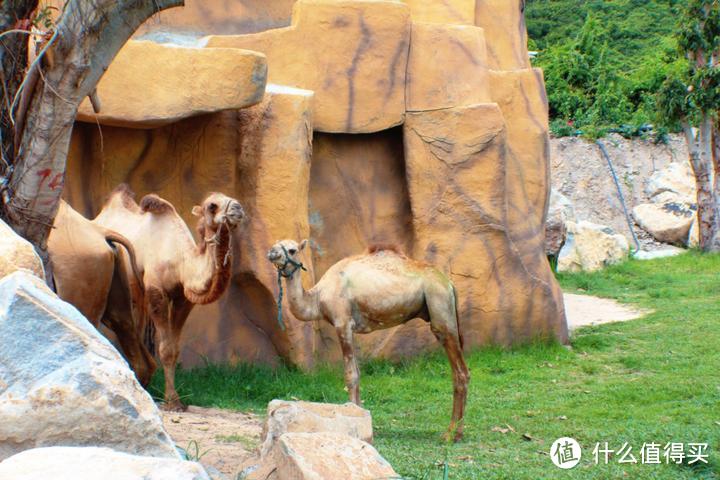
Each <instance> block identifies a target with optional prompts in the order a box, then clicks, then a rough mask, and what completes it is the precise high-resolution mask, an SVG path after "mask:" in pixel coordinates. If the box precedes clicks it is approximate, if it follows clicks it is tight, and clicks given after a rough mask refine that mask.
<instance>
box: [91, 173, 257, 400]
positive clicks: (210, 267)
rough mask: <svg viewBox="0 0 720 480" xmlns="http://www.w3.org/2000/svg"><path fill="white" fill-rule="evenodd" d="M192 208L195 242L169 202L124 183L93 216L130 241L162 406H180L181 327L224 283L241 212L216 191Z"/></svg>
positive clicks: (227, 279)
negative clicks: (159, 373)
mask: <svg viewBox="0 0 720 480" xmlns="http://www.w3.org/2000/svg"><path fill="white" fill-rule="evenodd" d="M192 213H193V215H195V216H197V217H199V221H198V226H197V232H198V234H199V237H200V243H198V244H196V243H195V240H194V239H193V236H192V234H191V233H190V230H189V229H188V227H187V225H186V224H185V222H184V221H183V220H182V218H180V216H179V215H178V214H177V212H176V211H175V207H173V206H172V204H170V202H168V201H167V200H164V199H162V198H160V197H158V196H157V195H155V194H150V195H146V196H145V197H143V198H142V200H141V201H140V205H138V204H137V203H136V202H135V200H134V199H133V194H132V192H130V190H129V188H128V187H127V186H126V185H121V186H120V187H118V188H116V189H115V191H114V192H113V193H112V194H111V195H110V198H109V200H108V201H107V202H106V204H105V206H104V207H103V209H102V211H101V212H100V214H99V215H98V216H97V218H96V219H95V221H96V222H97V223H99V224H100V225H103V226H105V227H107V228H111V229H113V230H116V231H118V232H120V233H121V234H123V235H125V236H126V237H127V238H128V239H129V240H130V242H132V244H133V246H134V247H135V251H136V253H137V263H138V266H139V268H140V272H141V274H142V279H143V280H142V281H143V287H144V291H145V304H144V306H143V309H142V311H141V312H136V313H135V317H136V318H139V319H140V321H139V324H140V329H141V331H142V329H144V326H145V322H146V320H145V319H147V320H149V321H150V322H152V325H153V326H154V327H155V332H156V334H155V343H156V345H157V346H158V354H159V356H160V362H161V363H162V365H163V370H164V371H165V404H164V408H165V409H167V410H183V409H184V408H185V406H184V405H183V403H182V402H181V401H180V397H179V396H178V394H177V391H176V390H175V366H176V364H177V359H178V355H179V354H180V335H181V333H182V328H183V326H184V324H185V321H186V320H187V317H188V315H189V314H190V311H191V310H192V308H193V306H194V305H196V304H206V303H211V302H214V301H216V300H217V299H218V298H219V297H220V295H222V294H223V292H224V291H225V290H226V289H227V287H228V284H229V282H230V274H231V268H232V246H231V240H232V230H234V228H235V227H236V226H237V225H238V223H240V221H241V220H242V219H243V217H244V216H245V212H244V211H243V208H242V206H241V205H240V203H239V202H238V201H237V200H234V199H232V198H230V197H227V196H225V195H223V194H221V193H212V194H210V195H209V196H208V197H207V198H206V199H205V201H204V202H203V203H202V206H195V207H194V208H193V210H192ZM128 270H129V268H128V267H127V265H126V271H128Z"/></svg>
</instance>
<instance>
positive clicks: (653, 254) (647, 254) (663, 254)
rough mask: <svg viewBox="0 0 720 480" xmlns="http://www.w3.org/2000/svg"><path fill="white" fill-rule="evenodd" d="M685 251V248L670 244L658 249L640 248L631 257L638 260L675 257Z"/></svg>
mask: <svg viewBox="0 0 720 480" xmlns="http://www.w3.org/2000/svg"><path fill="white" fill-rule="evenodd" d="M686 252H687V250H685V249H684V248H678V247H673V246H670V247H667V248H663V249H660V250H652V251H646V250H640V251H639V252H636V253H634V254H633V258H636V259H638V260H655V259H656V258H667V257H675V256H678V255H682V254H683V253H686Z"/></svg>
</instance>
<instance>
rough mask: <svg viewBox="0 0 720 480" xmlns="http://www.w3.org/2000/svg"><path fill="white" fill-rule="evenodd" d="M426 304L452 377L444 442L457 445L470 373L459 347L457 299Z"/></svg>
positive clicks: (429, 301)
mask: <svg viewBox="0 0 720 480" xmlns="http://www.w3.org/2000/svg"><path fill="white" fill-rule="evenodd" d="M427 303H428V311H429V313H430V329H431V330H432V332H433V334H434V335H435V338H437V339H438V341H439V342H440V343H441V344H442V346H443V348H444V349H445V352H446V354H447V356H448V360H449V361H450V368H451V369H452V375H453V411H452V419H451V421H450V426H449V427H448V430H447V433H446V434H445V439H446V440H447V441H450V439H451V438H452V439H453V440H454V441H456V442H457V441H459V440H460V439H462V436H463V418H464V416H465V404H466V402H467V391H468V382H469V381H470V372H469V371H468V368H467V365H466V364H465V358H464V357H463V351H462V346H461V344H460V334H459V331H458V322H457V315H456V311H455V301H454V297H452V298H451V299H450V300H449V301H448V299H447V296H444V298H443V299H442V301H440V299H438V301H433V300H432V299H428V300H427Z"/></svg>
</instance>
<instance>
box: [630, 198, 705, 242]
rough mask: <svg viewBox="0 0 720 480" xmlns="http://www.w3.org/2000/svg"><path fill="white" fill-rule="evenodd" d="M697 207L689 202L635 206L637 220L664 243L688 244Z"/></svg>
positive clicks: (633, 213) (634, 216)
mask: <svg viewBox="0 0 720 480" xmlns="http://www.w3.org/2000/svg"><path fill="white" fill-rule="evenodd" d="M696 212H697V207H696V206H695V205H691V204H687V203H675V202H667V203H643V204H640V205H638V206H636V207H635V208H633V211H632V215H633V218H634V219H635V222H636V223H637V224H638V225H639V226H640V228H642V229H643V230H645V231H646V232H648V233H649V234H650V235H652V236H653V238H655V240H657V241H659V242H663V243H671V244H679V245H686V244H687V242H688V235H689V233H690V226H691V225H692V223H693V220H694V219H695V217H696Z"/></svg>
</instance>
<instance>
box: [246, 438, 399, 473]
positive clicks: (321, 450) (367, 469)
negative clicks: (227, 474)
mask: <svg viewBox="0 0 720 480" xmlns="http://www.w3.org/2000/svg"><path fill="white" fill-rule="evenodd" d="M244 473H245V474H246V476H245V478H246V479H247V480H260V479H262V480H326V479H330V478H333V479H335V478H337V479H340V478H343V479H345V478H347V479H352V480H376V479H379V478H397V477H398V475H397V473H395V470H393V468H392V466H391V465H390V464H389V463H388V462H387V460H385V459H384V458H383V457H382V456H380V454H379V453H378V452H377V450H375V448H374V447H373V446H372V445H370V444H369V443H367V442H363V441H362V440H358V439H357V438H353V437H351V436H350V435H346V434H344V433H333V432H324V433H286V434H284V435H281V436H280V437H279V438H278V439H277V441H276V442H275V444H274V446H273V448H272V449H271V450H270V452H269V453H268V454H267V455H266V456H265V457H264V458H263V459H262V461H261V463H260V465H258V466H255V467H251V468H250V469H247V470H245V471H244Z"/></svg>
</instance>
